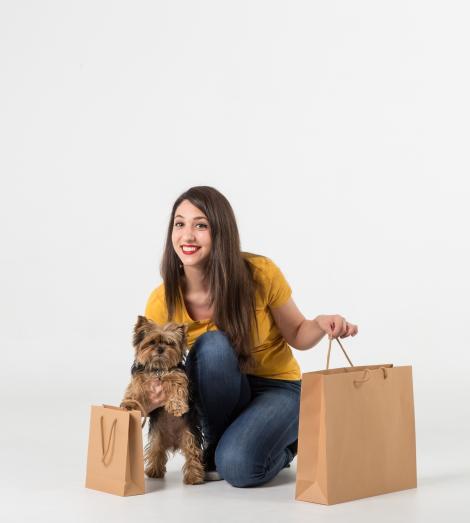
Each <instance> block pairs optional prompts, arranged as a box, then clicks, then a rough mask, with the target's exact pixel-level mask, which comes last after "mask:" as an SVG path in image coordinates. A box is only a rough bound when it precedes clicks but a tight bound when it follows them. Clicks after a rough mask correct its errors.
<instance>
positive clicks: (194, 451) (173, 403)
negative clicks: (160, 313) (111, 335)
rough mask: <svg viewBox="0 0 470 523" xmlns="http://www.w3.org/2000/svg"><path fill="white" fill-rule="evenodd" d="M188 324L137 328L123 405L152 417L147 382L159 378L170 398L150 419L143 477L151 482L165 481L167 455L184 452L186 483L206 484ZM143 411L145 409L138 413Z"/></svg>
mask: <svg viewBox="0 0 470 523" xmlns="http://www.w3.org/2000/svg"><path fill="white" fill-rule="evenodd" d="M187 329H188V327H187V325H186V324H178V323H167V324H165V325H158V324H156V323H155V322H154V321H152V320H149V319H147V318H145V317H144V316H138V319H137V323H136V324H135V327H134V338H133V345H134V349H135V356H134V363H133V365H132V368H131V374H132V380H131V382H130V384H129V385H128V387H127V389H126V391H125V394H124V399H123V400H122V403H121V406H122V407H125V408H129V409H132V408H135V405H139V404H140V405H142V407H143V408H144V409H145V412H143V413H142V415H146V414H147V413H148V409H149V408H150V405H149V403H148V400H147V397H146V396H147V392H148V386H149V382H150V381H152V380H153V379H154V378H155V377H159V378H160V380H161V382H162V387H163V390H164V392H165V397H166V399H167V401H166V403H165V405H164V406H162V407H159V408H157V409H155V410H153V411H152V412H150V413H149V414H148V416H149V433H148V444H147V445H146V447H145V456H144V460H145V473H146V474H147V476H148V477H150V478H163V477H164V475H165V472H166V462H167V460H168V454H169V451H172V452H175V451H176V450H178V449H180V450H181V451H182V452H183V454H184V456H185V459H186V461H185V464H184V466H183V482H184V483H186V484H189V485H195V484H199V483H203V482H204V467H203V452H202V446H203V436H202V431H201V427H200V424H199V421H198V416H197V413H196V409H195V405H194V401H193V394H192V393H191V390H190V383H189V380H188V377H187V375H186V372H185V367H184V362H185V359H186V355H187V347H186V334H187ZM139 410H141V408H139Z"/></svg>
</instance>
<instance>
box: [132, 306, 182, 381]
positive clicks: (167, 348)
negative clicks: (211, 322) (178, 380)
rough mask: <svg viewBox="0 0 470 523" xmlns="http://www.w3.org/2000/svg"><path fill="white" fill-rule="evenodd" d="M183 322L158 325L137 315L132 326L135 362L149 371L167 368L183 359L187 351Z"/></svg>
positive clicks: (174, 365)
mask: <svg viewBox="0 0 470 523" xmlns="http://www.w3.org/2000/svg"><path fill="white" fill-rule="evenodd" d="M187 332H188V326H187V325H186V324H184V323H173V322H172V323H166V324H165V325H158V324H157V323H155V322H154V321H152V320H149V319H147V318H146V317H145V316H139V317H138V318H137V323H136V324H135V327H134V339H133V344H134V349H135V363H136V364H138V365H142V366H144V367H145V368H146V369H148V370H149V371H152V370H156V369H162V370H169V369H171V368H172V367H176V366H177V365H178V363H180V362H182V361H183V360H184V357H185V355H186V353H187V347H186V334H187Z"/></svg>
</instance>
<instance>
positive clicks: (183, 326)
mask: <svg viewBox="0 0 470 523" xmlns="http://www.w3.org/2000/svg"><path fill="white" fill-rule="evenodd" d="M176 331H177V332H178V334H179V335H180V337H181V341H183V340H185V339H186V335H187V334H188V324H187V323H180V324H179V325H178V327H177V328H176Z"/></svg>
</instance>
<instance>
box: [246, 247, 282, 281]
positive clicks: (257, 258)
mask: <svg viewBox="0 0 470 523" xmlns="http://www.w3.org/2000/svg"><path fill="white" fill-rule="evenodd" d="M242 256H243V258H245V260H247V261H248V263H249V264H250V265H251V266H252V268H253V272H254V275H255V276H258V277H259V278H267V279H272V278H273V276H274V275H275V274H276V272H277V271H278V270H279V267H278V266H277V265H276V263H275V262H274V261H273V260H272V259H271V258H268V256H263V255H262V254H253V253H251V252H242Z"/></svg>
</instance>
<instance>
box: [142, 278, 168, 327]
mask: <svg viewBox="0 0 470 523" xmlns="http://www.w3.org/2000/svg"><path fill="white" fill-rule="evenodd" d="M145 317H146V318H149V319H151V320H153V321H155V322H157V323H165V321H166V301H165V286H164V284H163V283H161V284H160V285H159V286H158V287H156V288H155V289H153V291H152V292H151V293H150V296H149V297H148V299H147V305H146V306H145Z"/></svg>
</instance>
